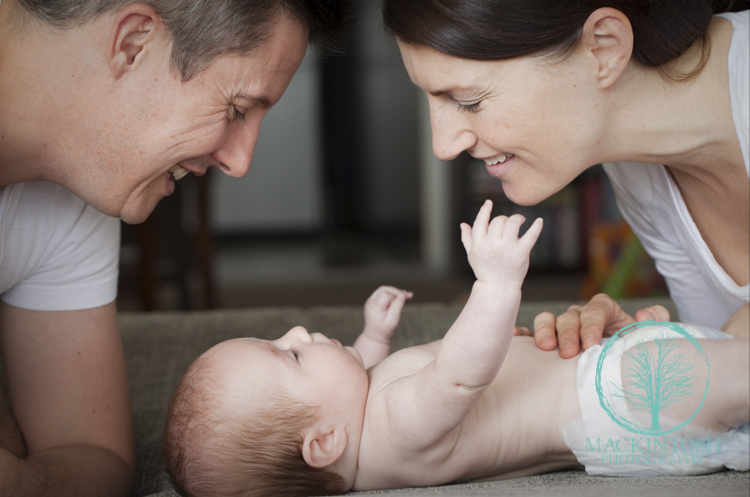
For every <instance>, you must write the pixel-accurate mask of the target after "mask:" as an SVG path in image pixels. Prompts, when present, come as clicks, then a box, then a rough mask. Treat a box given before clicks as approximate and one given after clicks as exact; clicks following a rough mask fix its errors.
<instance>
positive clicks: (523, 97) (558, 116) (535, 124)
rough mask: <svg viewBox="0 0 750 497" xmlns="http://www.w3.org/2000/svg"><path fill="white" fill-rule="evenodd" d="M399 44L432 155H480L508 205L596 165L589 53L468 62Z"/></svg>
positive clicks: (533, 199)
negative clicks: (420, 97) (422, 101)
mask: <svg viewBox="0 0 750 497" xmlns="http://www.w3.org/2000/svg"><path fill="white" fill-rule="evenodd" d="M399 47H400V49H401V55H402V57H403V59H404V65H405V66H406V70H407V72H408V73H409V76H410V77H411V80H412V81H413V82H414V84H416V85H417V86H418V87H420V88H421V89H422V90H424V92H425V93H426V94H427V99H428V101H429V107H430V124H431V126H432V148H433V151H434V153H435V155H436V156H437V157H438V158H439V159H442V160H450V159H453V158H455V157H456V156H457V155H458V154H459V153H461V152H463V151H464V150H466V151H467V152H468V153H469V154H470V155H471V156H472V157H474V158H476V159H479V160H483V161H484V162H485V165H486V167H487V171H488V172H489V173H490V174H491V175H492V176H494V177H496V178H498V179H500V180H501V181H502V183H503V189H504V191H505V194H506V195H507V196H508V198H510V199H511V200H512V201H513V202H515V203H517V204H521V205H533V204H536V203H538V202H540V201H541V200H544V199H545V198H547V197H549V196H550V195H552V194H553V193H555V192H557V191H559V190H560V189H562V188H563V187H564V186H565V185H567V184H568V183H570V181H572V180H573V179H574V178H575V177H576V176H578V175H579V174H580V173H581V172H582V171H583V170H585V169H586V168H588V167H589V166H591V165H593V164H595V163H596V162H597V161H596V160H595V159H594V157H595V155H596V151H595V148H596V147H597V141H598V139H599V137H600V134H601V131H602V129H603V124H604V123H603V122H600V119H602V117H603V115H604V114H605V113H604V112H603V111H602V109H603V102H601V101H599V100H598V99H597V98H598V97H597V95H598V92H597V89H596V87H595V82H596V78H595V73H596V67H595V64H594V63H593V62H592V61H591V60H590V58H589V59H587V58H586V57H585V56H584V55H580V53H574V54H572V55H570V56H569V57H567V58H566V59H565V60H563V61H558V62H556V63H553V62H552V61H549V60H545V59H543V58H532V57H520V58H515V59H507V60H499V61H476V60H468V59H461V58H457V57H452V56H450V55H446V54H444V53H441V52H438V51H436V50H433V49H431V48H427V47H424V46H419V45H409V44H405V43H399Z"/></svg>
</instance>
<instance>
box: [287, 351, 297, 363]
mask: <svg viewBox="0 0 750 497" xmlns="http://www.w3.org/2000/svg"><path fill="white" fill-rule="evenodd" d="M289 354H290V355H291V356H292V358H293V359H294V360H295V361H296V360H297V359H298V357H299V354H297V352H296V351H295V350H294V349H289Z"/></svg>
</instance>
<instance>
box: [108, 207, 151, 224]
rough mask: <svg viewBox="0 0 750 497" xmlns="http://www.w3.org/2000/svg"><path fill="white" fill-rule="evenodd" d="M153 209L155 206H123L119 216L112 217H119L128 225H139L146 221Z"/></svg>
mask: <svg viewBox="0 0 750 497" xmlns="http://www.w3.org/2000/svg"><path fill="white" fill-rule="evenodd" d="M155 207H156V204H154V205H151V206H144V205H138V206H134V207H132V208H129V207H128V206H127V205H126V206H123V208H122V210H121V211H120V213H119V216H117V215H114V216H113V217H119V218H120V219H121V220H122V221H124V222H126V223H128V224H141V223H142V222H144V221H145V220H146V219H148V216H150V215H151V213H152V212H153V211H154V208H155ZM105 214H106V213H105ZM110 215H111V214H110Z"/></svg>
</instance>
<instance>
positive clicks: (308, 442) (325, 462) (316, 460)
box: [302, 426, 347, 468]
mask: <svg viewBox="0 0 750 497" xmlns="http://www.w3.org/2000/svg"><path fill="white" fill-rule="evenodd" d="M346 442H347V437H346V430H345V429H344V427H343V426H341V427H336V428H332V429H321V428H320V427H317V426H313V427H311V428H310V429H309V430H308V431H307V433H306V434H305V439H304V442H303V443H302V457H304V459H305V462H306V463H307V465H308V466H311V467H313V468H325V467H327V466H330V465H331V464H333V463H335V462H336V461H338V460H339V458H340V457H341V455H342V454H343V453H344V450H345V449H346Z"/></svg>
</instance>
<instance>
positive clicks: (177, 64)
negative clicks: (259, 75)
mask: <svg viewBox="0 0 750 497" xmlns="http://www.w3.org/2000/svg"><path fill="white" fill-rule="evenodd" d="M131 3H135V0H18V5H19V6H20V7H21V12H22V13H23V14H26V16H27V17H29V18H30V19H35V20H37V21H41V22H44V23H46V24H49V25H51V26H54V27H56V28H58V29H69V28H74V27H76V26H78V25H81V24H83V23H85V22H88V21H91V20H93V19H95V18H96V17H97V16H100V15H102V14H105V13H108V12H113V11H117V10H120V9H122V8H124V7H125V6H127V5H128V4H131ZM141 3H144V4H146V5H150V6H151V7H152V8H153V9H154V10H155V11H156V12H157V13H158V14H159V15H160V16H161V17H162V20H163V22H164V24H165V26H166V27H167V29H168V30H169V32H170V34H171V35H172V40H173V45H172V67H173V69H174V70H175V71H176V72H177V73H178V74H180V76H181V77H182V79H183V80H185V81H186V80H188V79H190V78H191V77H193V76H194V75H196V74H198V73H200V72H201V71H203V70H205V69H207V68H208V66H209V65H210V64H211V62H213V61H214V60H215V59H216V58H218V57H219V56H222V55H230V54H231V55H246V54H248V53H251V52H252V51H253V50H254V49H256V48H257V47H258V46H260V45H261V44H262V43H263V42H264V41H266V39H267V38H268V37H269V35H270V33H271V29H272V28H273V21H274V20H275V18H276V17H275V16H276V14H278V13H279V12H281V11H284V12H286V13H287V14H288V15H289V16H290V17H291V18H293V19H296V20H298V21H299V22H300V23H302V24H303V25H304V26H306V27H307V28H308V29H309V35H310V42H311V43H312V44H313V46H315V47H316V48H318V49H319V50H320V51H322V52H337V51H341V49H342V47H343V44H342V42H341V36H342V35H343V33H344V32H345V30H346V29H347V28H348V26H349V24H350V22H351V12H352V8H351V4H350V0H141Z"/></svg>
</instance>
